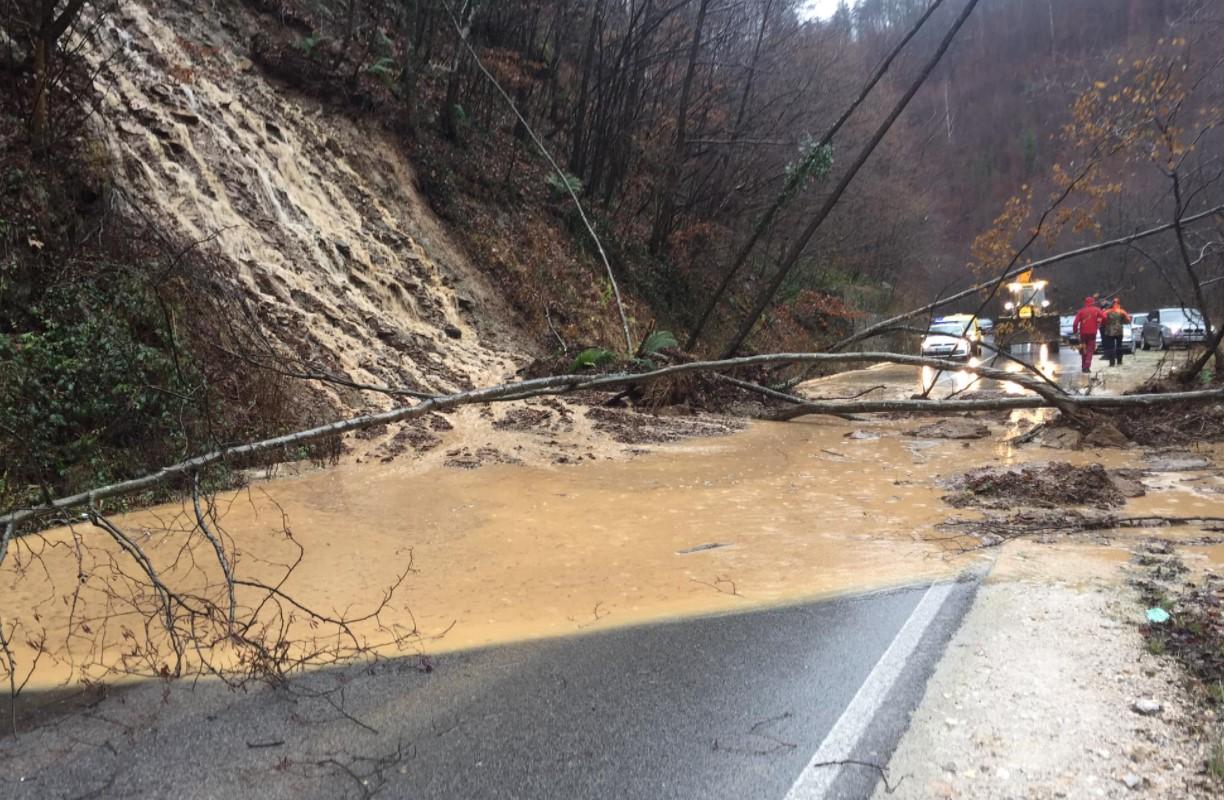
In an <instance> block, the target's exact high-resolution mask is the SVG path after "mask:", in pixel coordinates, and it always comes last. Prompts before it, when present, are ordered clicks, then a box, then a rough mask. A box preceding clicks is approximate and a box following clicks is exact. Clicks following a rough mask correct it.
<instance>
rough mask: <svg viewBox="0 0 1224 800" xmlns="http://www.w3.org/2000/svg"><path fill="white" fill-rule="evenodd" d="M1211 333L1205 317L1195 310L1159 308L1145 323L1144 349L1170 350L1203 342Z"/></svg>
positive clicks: (1143, 334)
mask: <svg viewBox="0 0 1224 800" xmlns="http://www.w3.org/2000/svg"><path fill="white" fill-rule="evenodd" d="M1208 333H1210V330H1209V329H1208V326H1206V325H1204V324H1203V315H1202V313H1200V312H1199V310H1198V309H1195V308H1158V309H1156V310H1155V311H1149V312H1148V315H1147V321H1146V322H1144V323H1143V333H1142V336H1141V338H1142V340H1143V349H1144V350H1151V349H1152V348H1156V349H1157V350H1168V349H1169V348H1170V347H1174V346H1177V347H1189V346H1190V345H1192V344H1196V343H1198V342H1202V341H1204V340H1205V339H1206V338H1207V334H1208Z"/></svg>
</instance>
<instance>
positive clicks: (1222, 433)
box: [1115, 403, 1224, 446]
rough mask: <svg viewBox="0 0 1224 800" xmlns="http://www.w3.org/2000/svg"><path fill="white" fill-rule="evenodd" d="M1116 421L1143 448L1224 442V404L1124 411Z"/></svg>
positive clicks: (1122, 410)
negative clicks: (1144, 446)
mask: <svg viewBox="0 0 1224 800" xmlns="http://www.w3.org/2000/svg"><path fill="white" fill-rule="evenodd" d="M1115 421H1116V423H1117V426H1118V429H1119V430H1120V431H1121V432H1122V433H1123V434H1124V435H1125V436H1126V437H1127V438H1128V439H1130V440H1131V441H1134V442H1138V443H1139V444H1141V445H1147V446H1168V445H1174V444H1192V443H1201V442H1220V441H1224V403H1211V404H1206V403H1184V404H1181V405H1170V406H1162V407H1159V408H1138V409H1120V410H1119V413H1118V415H1117V418H1116V420H1115Z"/></svg>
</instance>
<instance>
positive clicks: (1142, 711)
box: [1131, 697, 1164, 717]
mask: <svg viewBox="0 0 1224 800" xmlns="http://www.w3.org/2000/svg"><path fill="white" fill-rule="evenodd" d="M1131 711H1134V712H1135V713H1136V714H1139V715H1141V716H1144V717H1153V716H1155V715H1157V714H1159V713H1160V712H1161V711H1164V706H1163V705H1161V704H1160V703H1159V702H1157V701H1156V700H1153V699H1152V698H1150V697H1140V698H1139V699H1138V700H1136V701H1135V702H1134V703H1131Z"/></svg>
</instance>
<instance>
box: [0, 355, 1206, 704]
mask: <svg viewBox="0 0 1224 800" xmlns="http://www.w3.org/2000/svg"><path fill="white" fill-rule="evenodd" d="M1072 355H1074V353H1073V352H1072ZM1146 355H1147V354H1142V355H1141V357H1140V359H1133V360H1130V363H1131V364H1134V363H1136V362H1137V361H1141V360H1142V359H1143V357H1144V356H1146ZM1153 355H1154V354H1153ZM1065 360H1066V356H1065V355H1063V356H1062V357H1061V358H1060V361H1059V362H1058V363H1059V364H1060V365H1061V364H1063V363H1064V362H1065ZM1152 363H1154V361H1153V360H1149V363H1147V364H1142V363H1140V365H1139V366H1140V368H1147V369H1150V367H1151V364H1152ZM898 370H900V371H901V374H900V376H899V377H894V376H893V373H894V372H896V371H898ZM916 372H917V371H916V370H914V369H913V368H901V367H893V366H882V367H875V368H870V369H865V370H859V371H856V372H854V373H846V374H844V375H840V376H836V377H835V378H832V379H823V380H821V381H816V382H813V383H812V384H809V385H807V387H805V388H806V389H807V390H808V391H809V393H812V389H813V388H814V389H815V390H816V391H819V392H820V393H825V392H832V391H834V390H836V391H842V392H848V391H851V390H854V389H855V388H856V387H862V386H866V385H871V384H875V385H884V386H885V387H886V388H885V389H883V390H880V391H881V392H885V391H887V392H893V393H903V392H913V391H914V385H915V383H916V382H917V381H918V380H921V379H922V378H921V376H916ZM1066 373H1067V370H1062V371H1061V372H1059V371H1055V375H1062V374H1066ZM958 374H959V373H958ZM958 374H953V375H950V376H940V378H939V380H940V381H956V380H959V379H960V378H958V377H957V375H958ZM1017 413H1020V412H1017ZM1023 413H1026V414H1034V413H1037V414H1039V413H1040V412H1023ZM921 424H922V423H921V421H918V420H905V421H891V420H880V419H875V420H867V421H862V422H855V423H847V422H845V421H842V420H830V419H826V418H821V417H810V418H806V419H803V420H799V421H795V422H791V423H782V424H770V423H756V424H753V425H752V426H750V427H749V429H748V430H746V431H744V432H742V433H739V434H736V435H733V436H727V437H724V438H720V439H712V440H711V439H704V440H690V441H688V442H685V443H680V444H674V445H668V446H664V447H660V448H658V449H657V450H655V451H654V452H649V453H646V454H644V455H640V456H637V457H635V458H632V459H630V460H607V461H594V462H590V463H587V464H584V465H582V466H580V467H578V466H567V467H556V466H539V465H536V466H532V465H522V466H518V465H515V466H512V465H493V466H486V467H483V468H481V469H477V470H458V469H451V468H430V469H426V470H421V469H420V468H419V467H418V466H417V465H414V464H413V463H412V462H411V461H402V462H393V463H389V464H378V463H365V464H356V463H349V464H344V465H341V466H339V467H336V468H334V469H329V470H324V471H319V472H314V473H310V474H307V475H303V476H300V477H297V478H291V479H281V480H276V481H271V482H265V481H260V482H255V483H253V484H252V485H251V486H250V487H249V488H248V489H246V490H243V491H240V492H231V493H228V494H226V495H223V496H221V497H219V498H218V501H217V507H218V519H217V527H218V528H219V529H220V530H221V531H222V532H223V533H224V535H225V536H227V537H229V540H231V541H232V542H233V546H234V548H235V549H236V550H237V552H238V554H239V555H238V560H237V571H238V573H239V574H240V576H246V577H254V578H258V579H261V580H264V581H269V582H272V581H276V580H279V579H280V577H281V576H282V575H283V574H284V572H285V568H284V565H285V564H287V563H289V561H290V560H291V559H292V558H293V557H294V555H295V546H296V545H300V546H301V547H302V548H303V551H304V557H303V559H302V562H301V563H300V564H299V565H298V566H297V568H296V569H295V570H294V572H293V574H292V575H291V576H290V577H289V578H288V580H287V582H286V583H285V585H284V587H283V588H284V590H285V591H286V592H287V593H288V594H290V595H292V596H293V597H294V598H295V599H297V600H299V601H300V602H302V603H304V604H306V605H309V606H311V607H313V608H315V609H318V610H322V611H327V612H332V611H336V612H337V613H338V612H340V611H342V610H348V611H350V612H353V613H358V612H360V611H362V610H363V609H366V608H369V607H370V606H372V605H374V604H375V603H376V602H377V600H378V599H379V598H380V597H381V596H382V592H383V591H384V590H385V589H386V588H387V587H388V586H390V585H391V584H392V583H393V582H394V581H395V579H396V576H397V575H399V574H400V573H402V572H403V571H404V570H405V569H407V568H408V567H409V566H410V565H411V567H412V571H411V572H410V573H409V574H408V575H407V578H406V579H405V581H404V583H403V585H402V586H401V587H400V589H399V590H398V591H397V592H396V594H395V596H394V597H393V599H392V601H391V602H390V604H389V607H388V608H387V609H386V610H385V613H384V614H383V615H382V617H381V621H382V623H383V625H384V626H385V628H386V629H387V630H390V631H393V632H394V633H395V635H396V637H397V638H399V640H400V642H399V644H400V646H402V647H405V648H407V651H408V652H428V653H437V652H442V651H448V650H457V649H464V648H469V647H473V646H482V645H490V644H497V643H505V642H511V641H518V640H524V639H535V638H541V637H553V636H564V635H570V634H574V633H579V632H589V631H592V630H599V629H605V628H613V627H619V626H625V625H632V624H636V623H641V622H645V621H650V620H658V619H666V618H675V617H682V616H690V615H699V614H708V613H716V612H725V611H733V610H746V609H748V608H753V607H766V606H777V605H782V604H787V603H793V602H798V601H803V600H810V599H813V598H820V597H825V596H830V595H837V594H847V593H854V592H863V591H871V590H874V589H879V588H884V587H892V586H898V585H903V584H908V583H912V582H921V581H924V580H932V579H937V578H940V577H947V576H950V575H953V574H956V573H958V572H959V571H961V570H963V569H964V568H966V567H967V566H970V565H972V564H973V563H974V561H975V560H976V559H977V558H982V556H978V557H964V556H961V557H955V556H952V555H949V552H950V551H954V550H956V549H957V547H956V545H957V544H958V543H959V542H958V541H957V540H949V538H948V534H947V533H944V532H940V531H939V530H937V525H938V524H939V523H941V522H943V521H945V520H946V519H947V518H948V517H949V516H950V515H951V514H952V513H953V512H952V509H951V508H950V507H948V506H947V505H946V504H945V503H943V502H942V501H941V499H940V498H941V496H942V495H943V494H945V493H946V489H944V488H942V487H941V486H940V485H939V483H938V481H939V478H940V477H941V476H952V475H958V474H960V473H963V472H965V471H966V470H968V469H971V468H975V467H980V466H988V465H991V464H1011V463H1019V462H1024V461H1030V460H1050V459H1052V458H1053V459H1057V460H1063V461H1071V462H1072V463H1102V464H1104V465H1105V466H1107V467H1119V466H1126V465H1132V466H1133V465H1134V464H1133V462H1134V461H1135V456H1134V455H1132V454H1130V453H1128V452H1127V451H1123V450H1104V451H1094V450H1084V451H1059V452H1057V453H1055V452H1052V451H1048V450H1043V449H1041V448H1025V449H1021V450H1017V449H1015V448H1013V447H1012V446H1011V445H1009V444H1007V443H1006V442H1005V441H1001V440H1000V439H999V438H988V439H984V440H977V441H969V442H962V441H945V440H938V439H922V438H918V437H915V436H912V435H908V433H907V432H909V431H912V430H914V429H915V428H918V427H920V426H921ZM1012 424H1013V426H1014V425H1016V424H1018V423H1017V421H1016V419H1015V415H1013V417H1012ZM1010 427H1011V426H1004V428H1003V429H1002V430H1003V433H1004V434H1006V433H1007V431H1008V430H1009V429H1010ZM1221 498H1224V495H1216V496H1206V495H1203V494H1201V493H1200V494H1198V495H1192V494H1189V493H1188V492H1187V493H1181V492H1172V493H1170V492H1162V493H1160V494H1158V495H1151V496H1149V497H1148V498H1139V499H1138V500H1133V501H1131V505H1132V507H1134V508H1136V509H1143V510H1145V511H1151V512H1155V511H1157V510H1162V509H1168V510H1172V511H1177V510H1178V509H1179V508H1180V510H1181V511H1183V512H1185V511H1189V510H1191V509H1193V510H1194V511H1195V512H1202V513H1206V512H1208V511H1211V510H1213V509H1215V510H1217V512H1218V513H1224V511H1220V499H1221ZM118 521H119V523H120V524H121V525H122V526H123V528H124V529H125V530H127V531H128V533H129V534H131V535H133V536H134V537H135V538H136V539H137V540H138V541H140V542H141V543H142V546H143V547H145V549H146V550H147V551H148V552H149V553H150V557H151V558H152V559H153V560H154V561H155V562H157V563H158V564H159V565H160V567H161V569H162V570H163V572H164V577H165V578H167V579H168V580H177V581H180V582H184V581H185V582H187V583H190V582H191V581H193V580H197V581H198V580H202V578H203V576H204V575H205V574H206V573H207V572H208V569H209V568H208V566H207V565H208V564H209V563H210V560H209V558H208V553H207V552H191V553H190V555H191V558H189V559H188V558H184V557H183V553H182V548H183V537H184V532H185V531H187V530H189V529H190V527H191V526H190V524H189V522H190V509H189V508H188V507H184V506H182V505H176V504H172V505H166V506H161V507H158V508H154V509H150V510H146V511H141V512H136V513H132V514H129V515H126V516H124V517H120V518H119V520H118ZM287 533H288V535H291V536H292V540H291V541H290V539H289V538H287ZM74 537H80V541H84V542H89V543H92V544H96V545H98V549H97V550H96V551H95V552H91V553H87V554H86V557H85V559H84V561H83V562H82V563H80V564H78V562H77V560H76V548H75V545H74V543H75V542H76V541H77V539H76V538H74ZM37 542H38V545H37V546H38V548H39V551H40V553H41V559H40V560H39V561H38V562H37V563H35V562H33V561H32V559H31V558H30V554H29V553H26V554H25V555H24V557H22V554H21V552H20V551H19V552H18V554H17V555H18V557H17V558H10V560H9V563H8V564H6V566H5V569H4V571H3V572H0V590H2V591H3V592H4V593H5V596H6V599H8V598H12V600H11V602H8V603H6V606H7V607H8V608H9V609H16V611H15V612H9V614H10V615H11V614H13V613H16V614H18V615H22V614H24V615H26V617H25V619H24V621H25V622H26V623H29V624H31V625H35V624H36V625H37V626H45V628H46V630H47V632H48V636H47V641H48V643H49V646H50V647H51V648H56V647H59V648H60V650H61V652H62V651H64V650H65V649H66V651H67V652H68V653H69V654H70V655H71V657H70V658H65V659H63V660H61V661H58V662H51V661H47V662H45V663H44V664H43V665H42V666H41V667H40V673H39V675H37V676H36V678H35V683H39V682H42V683H43V685H54V684H62V683H65V682H69V681H72V680H76V679H79V678H81V677H97V674H98V673H99V670H103V671H104V668H105V667H106V665H107V664H110V663H113V660H114V658H115V657H116V656H115V654H116V653H117V652H119V651H117V650H116V649H115V648H116V647H117V646H118V644H119V643H120V642H121V641H122V636H123V633H122V624H124V623H126V624H132V623H133V622H134V621H135V620H136V617H135V615H132V614H130V613H129V612H127V611H125V610H124V609H123V608H122V607H121V606H119V605H117V604H116V602H115V599H114V597H110V596H106V595H105V593H103V592H100V591H97V590H96V588H95V586H96V584H90V588H88V589H87V590H86V591H85V592H84V593H83V596H82V598H81V602H80V603H78V607H77V608H75V609H74V612H73V613H75V614H76V617H75V618H74V620H73V621H72V623H71V624H70V623H69V619H68V611H67V608H68V605H67V603H66V602H65V600H64V598H66V597H67V596H68V594H67V593H68V592H69V590H70V588H71V587H74V586H75V585H76V579H77V576H78V575H89V576H94V577H95V578H99V576H101V577H100V578H99V579H103V578H104V579H105V580H106V581H107V583H105V584H104V585H105V586H113V585H114V574H115V573H116V566H115V565H116V562H117V561H118V562H121V561H122V559H121V558H120V559H116V557H115V552H116V551H115V550H114V548H108V547H106V546H102V542H103V536H102V535H101V534H100V532H99V531H97V530H95V529H93V528H91V527H89V526H88V525H85V526H78V527H76V528H75V529H74V530H68V529H61V530H56V531H51V532H48V533H47V534H45V535H44V536H43V537H42V538H41V539H39V540H37ZM20 567H24V568H25V570H24V572H19V568H20ZM107 576H111V577H107ZM48 577H49V578H50V580H49V581H48V580H47V578H48ZM212 577H213V578H214V579H215V577H216V576H215V575H214V576H212ZM241 599H242V598H241V597H240V601H241ZM34 613H37V614H38V619H37V620H34V619H33V618H32V615H33V614H34ZM125 614H126V615H127V616H125ZM108 616H109V618H110V627H109V628H108V629H107V630H105V631H102V632H99V631H98V630H95V629H96V628H97V621H98V620H100V619H106V618H107V617H108ZM91 623H92V627H90V626H91ZM83 626H84V627H83ZM99 641H101V643H102V644H105V645H106V647H105V648H103V650H102V651H98V650H97V649H96V646H97V644H98V643H99Z"/></svg>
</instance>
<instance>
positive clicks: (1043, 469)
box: [943, 461, 1142, 508]
mask: <svg viewBox="0 0 1224 800" xmlns="http://www.w3.org/2000/svg"><path fill="white" fill-rule="evenodd" d="M1117 478H1118V479H1117V480H1115V476H1113V475H1111V474H1110V472H1109V471H1108V470H1106V469H1105V468H1104V467H1102V466H1101V465H1100V464H1089V465H1087V466H1074V465H1072V464H1068V463H1067V462H1065V461H1054V462H1050V463H1048V464H1025V465H1024V466H1021V467H1006V468H998V467H984V468H982V469H975V470H970V471H969V472H966V473H965V474H964V475H961V476H959V477H957V478H954V479H953V480H951V481H949V482H948V485H949V487H950V488H952V489H954V490H955V491H953V492H952V493H951V494H948V495H945V496H944V498H943V500H944V502H946V503H948V504H949V505H952V506H955V507H956V508H965V507H968V506H975V507H978V508H1014V507H1016V506H1028V507H1032V508H1057V507H1064V506H1092V507H1095V508H1114V507H1117V506H1121V505H1123V504H1124V503H1125V502H1126V497H1127V495H1128V494H1130V495H1131V496H1134V493H1135V492H1138V493H1139V494H1142V487H1141V486H1139V485H1138V484H1137V483H1135V482H1133V481H1131V480H1129V479H1127V478H1125V477H1124V476H1117ZM1120 484H1121V485H1120ZM1124 490H1125V491H1124Z"/></svg>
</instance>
